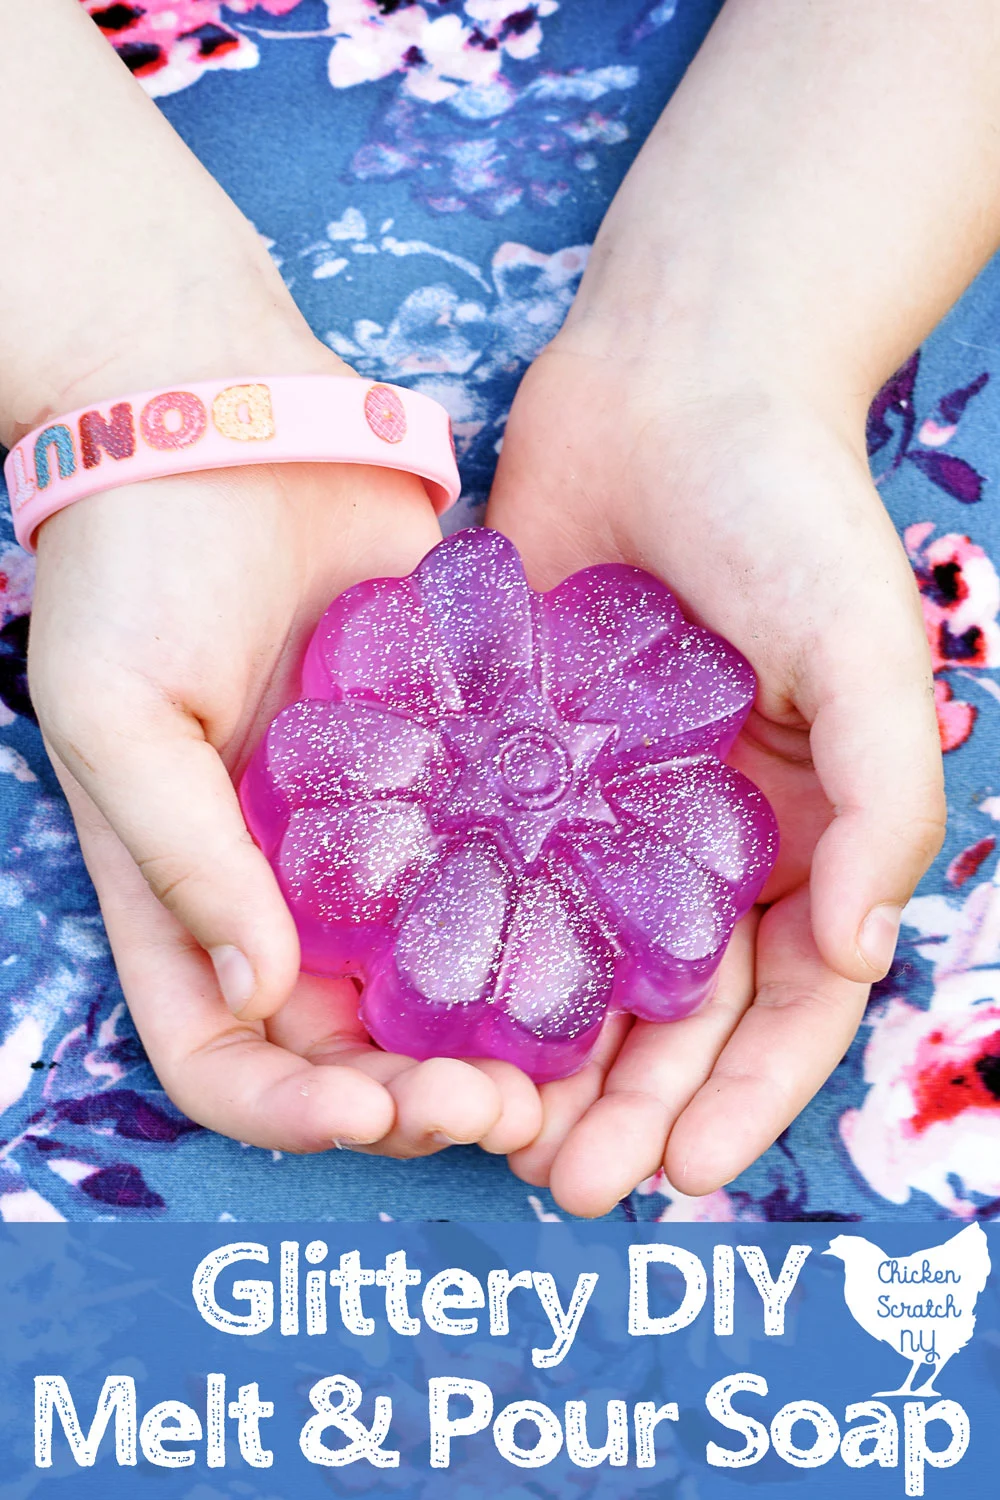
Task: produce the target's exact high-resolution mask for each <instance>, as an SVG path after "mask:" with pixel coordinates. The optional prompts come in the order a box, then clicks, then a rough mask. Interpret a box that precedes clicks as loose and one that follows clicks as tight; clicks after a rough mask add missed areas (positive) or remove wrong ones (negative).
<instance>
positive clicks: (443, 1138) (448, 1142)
mask: <svg viewBox="0 0 1000 1500" xmlns="http://www.w3.org/2000/svg"><path fill="white" fill-rule="evenodd" d="M431 1140H432V1141H434V1142H435V1144H436V1145H438V1146H463V1145H466V1144H468V1143H467V1142H465V1141H456V1139H455V1137H454V1136H453V1135H445V1133H444V1131H443V1130H435V1131H434V1133H433V1134H432V1136H431Z"/></svg>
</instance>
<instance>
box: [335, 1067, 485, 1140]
mask: <svg viewBox="0 0 1000 1500" xmlns="http://www.w3.org/2000/svg"><path fill="white" fill-rule="evenodd" d="M351 1063H352V1066H353V1067H355V1068H356V1069H358V1071H359V1072H364V1073H365V1074H370V1075H371V1076H373V1077H377V1078H379V1079H381V1080H383V1081H384V1083H385V1086H386V1089H387V1091H388V1092H389V1094H390V1095H391V1097H392V1100H393V1103H394V1104H395V1111H396V1112H395V1123H394V1125H393V1128H392V1129H391V1130H390V1131H389V1132H388V1133H387V1134H386V1135H385V1136H383V1137H382V1138H381V1139H380V1140H379V1141H378V1144H377V1145H376V1146H373V1147H370V1148H369V1147H366V1146H364V1145H361V1146H358V1147H357V1148H356V1149H358V1150H368V1149H370V1150H371V1151H372V1152H373V1154H376V1155H378V1156H395V1157H400V1158H402V1159H404V1160H409V1159H410V1158H413V1157H417V1156H431V1155H433V1154H434V1153H435V1152H436V1151H442V1150H444V1148H445V1147H446V1146H471V1145H475V1144H476V1143H478V1142H479V1141H481V1140H482V1139H483V1138H484V1137H485V1136H487V1135H489V1133H490V1132H491V1131H492V1130H493V1129H495V1127H496V1126H497V1124H498V1122H499V1120H500V1117H501V1114H502V1111H503V1096H502V1094H501V1091H500V1089H499V1088H498V1087H497V1086H496V1084H495V1083H494V1082H493V1080H492V1079H491V1078H489V1077H487V1075H486V1074H485V1073H484V1072H482V1071H481V1070H480V1069H479V1068H476V1067H473V1066H471V1065H470V1064H469V1063H466V1062H462V1061H461V1060H460V1059H458V1058H455V1057H432V1058H429V1059H428V1060H427V1061H426V1062H415V1061H414V1059H413V1058H403V1057H400V1056H398V1055H397V1054H393V1053H386V1052H379V1051H377V1050H376V1049H375V1048H370V1049H368V1050H367V1052H358V1053H355V1054H353V1055H352V1056H351Z"/></svg>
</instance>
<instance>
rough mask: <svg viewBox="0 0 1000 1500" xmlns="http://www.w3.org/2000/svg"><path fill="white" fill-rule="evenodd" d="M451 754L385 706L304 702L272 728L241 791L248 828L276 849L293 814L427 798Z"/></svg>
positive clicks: (266, 848) (288, 710)
mask: <svg viewBox="0 0 1000 1500" xmlns="http://www.w3.org/2000/svg"><path fill="white" fill-rule="evenodd" d="M444 766H445V750H444V747H443V745H442V743H441V740H440V738H439V737H438V735H437V734H435V733H434V732H433V731H432V730H430V729H425V728H424V727H423V726H422V725H420V724H416V723H414V722H413V720H412V719H404V718H402V717H401V716H400V715H399V714H394V713H390V712H389V710H388V709H385V708H382V707H381V706H380V705H378V704H374V703H363V702H361V701H359V700H353V701H351V702H347V703H322V702H317V701H315V700H309V699H305V700H302V701H300V702H298V703H293V704H292V705H291V707H290V708H286V709H285V710H284V712H283V713H280V714H279V715H278V717H277V718H276V719H275V720H274V722H273V723H272V725H271V726H270V728H269V729H268V732H267V735H266V737H265V740H264V743H263V745H262V746H261V748H260V749H259V750H258V751H257V753H256V754H255V755H254V758H253V760H252V761H251V763H250V766H249V768H248V770H247V774H246V775H245V776H244V778H243V783H242V785H241V787H240V800H241V802H242V804H243V812H244V816H245V817H246V820H247V825H248V827H249V828H250V831H251V832H252V833H253V835H254V837H255V838H256V839H257V841H258V842H259V843H260V845H261V847H262V848H263V849H264V852H265V853H267V854H270V853H271V852H273V850H274V848H275V846H276V844H277V842H278V840H279V838H280V837H281V833H282V831H283V827H284V823H285V821H286V820H287V818H288V815H289V813H290V812H293V811H294V810H295V809H297V808H300V807H308V806H311V807H316V808H325V807H327V806H329V804H330V803H331V802H336V801H343V800H345V799H348V798H367V797H377V796H380V795H385V794H386V793H405V794H406V795H407V798H408V799H419V798H423V797H426V796H427V794H428V792H429V791H430V788H431V785H432V783H433V781H434V777H435V773H436V772H439V771H443V770H444Z"/></svg>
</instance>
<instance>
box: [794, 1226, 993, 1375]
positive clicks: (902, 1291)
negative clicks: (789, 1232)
mask: <svg viewBox="0 0 1000 1500" xmlns="http://www.w3.org/2000/svg"><path fill="white" fill-rule="evenodd" d="M823 1254H824V1255H835V1256H836V1257H837V1259H838V1260H842V1261H843V1262H844V1301H845V1302H846V1303H847V1307H848V1310H849V1312H850V1314H851V1317H852V1318H853V1319H854V1321H855V1323H858V1324H860V1326H861V1327H862V1328H863V1329H864V1330H865V1332H866V1333H870V1334H871V1336H872V1338H873V1339H879V1340H881V1342H882V1343H884V1344H888V1345H889V1346H890V1347H891V1348H893V1349H895V1350H896V1352H897V1354H901V1355H902V1356H903V1358H904V1359H908V1360H909V1361H910V1372H909V1374H908V1375H907V1377H906V1380H905V1381H904V1382H903V1384H902V1385H901V1386H900V1387H899V1389H898V1390H895V1391H874V1392H873V1393H872V1394H873V1395H876V1396H936V1395H938V1394H939V1393H938V1392H937V1391H936V1390H935V1388H934V1382H935V1380H936V1379H937V1378H938V1376H939V1375H940V1374H941V1371H942V1370H943V1369H944V1367H945V1365H946V1364H947V1363H948V1361H949V1360H950V1359H951V1358H952V1357H953V1356H954V1355H956V1354H957V1353H958V1351H959V1350H960V1349H964V1348H965V1346H966V1344H967V1343H968V1342H969V1340H970V1339H971V1337H972V1331H973V1329H974V1328H975V1326H976V1314H975V1307H976V1299H977V1297H978V1296H979V1293H980V1292H981V1291H982V1290H983V1287H984V1286H985V1285H986V1278H987V1276H988V1275H989V1273H990V1256H989V1251H988V1250H987V1248H986V1235H985V1234H984V1233H983V1231H982V1229H981V1228H980V1226H979V1225H978V1224H971V1225H970V1226H969V1228H968V1229H963V1230H961V1231H960V1232H959V1233H958V1234H956V1235H954V1236H953V1238H952V1239H950V1240H946V1241H945V1243H944V1244H943V1245H933V1246H932V1247H931V1248H930V1249H929V1250H918V1251H917V1252H916V1253H915V1254H914V1255H904V1256H889V1255H886V1254H885V1252H884V1250H880V1249H879V1247H878V1245H873V1244H872V1242H871V1240H866V1239H864V1238H862V1236H861V1235H858V1234H838V1235H836V1236H835V1238H834V1239H832V1240H831V1241H830V1247H829V1249H828V1250H824V1251H823ZM920 1372H923V1374H924V1379H923V1382H922V1384H920V1385H918V1386H917V1387H916V1388H914V1385H913V1382H914V1380H915V1379H916V1377H917V1375H918V1374H919V1373H920Z"/></svg>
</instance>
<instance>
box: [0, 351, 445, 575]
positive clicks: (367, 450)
mask: <svg viewBox="0 0 1000 1500" xmlns="http://www.w3.org/2000/svg"><path fill="white" fill-rule="evenodd" d="M295 462H299V463H308V462H312V463H345V464H377V465H378V466H379V467H380V468H384V469H403V470H405V471H406V472H407V473H410V474H417V475H419V477H420V478H421V479H422V480H423V481H424V484H425V485H426V487H427V493H428V495H429V496H430V498H431V500H432V502H433V504H434V507H435V509H436V510H438V511H439V512H440V511H442V510H445V509H446V508H447V506H449V505H451V504H452V502H453V501H455V500H457V499H458V494H459V488H460V481H459V477H458V468H457V466H456V463H455V448H454V444H453V442H452V438H451V423H450V421H449V418H448V413H447V412H446V411H445V409H444V407H443V406H440V405H439V404H438V403H437V402H436V401H432V400H431V399H430V397H429V396H421V395H419V394H418V393H417V392H416V391H408V390H405V389H404V388H403V387H401V386H396V385H381V384H374V385H373V384H372V383H371V381H368V380H361V379H358V378H356V377H355V376H352V375H279V376H262V377H257V376H254V377H250V378H246V379H242V380H238V381H233V380H202V381H196V382H194V383H193V384H191V385H187V386H184V387H183V388H180V387H178V388H177V389H175V390H167V391H163V390H156V391H142V392H140V393H139V394H138V395H132V396H121V397H119V398H118V399H117V400H113V401H102V402H101V403H100V404H99V405H95V406H88V407H81V408H80V410H78V411H73V412H70V413H69V414H68V415H67V416H64V417H56V418H54V419H53V420H52V421H51V422H46V423H45V425H44V426H43V427H36V428H35V430H34V432H29V433H28V435H27V437H23V438H22V439H21V441H20V442H19V443H15V445H14V447H13V448H12V449H11V450H10V453H9V454H8V455H7V461H6V463H5V464H4V476H5V478H6V480H7V487H8V489H9V491H10V504H11V511H12V513H13V516H14V532H15V535H16V536H17V539H18V541H19V542H20V543H21V546H22V547H26V548H27V549H28V551H29V552H30V551H34V539H35V533H36V532H37V530H38V528H39V526H40V525H41V524H42V522H43V521H45V520H47V519H48V517H49V516H51V515H54V514H55V512H56V511H57V510H62V508H63V506H65V505H71V504H72V503H73V502H74V501H75V500H83V499H85V498H86V497H87V496H88V495H94V494H98V493H99V492H100V491H102V490H110V489H114V488H116V487H117V486H119V485H123V484H135V483H136V482H137V481H139V480H143V479H154V478H156V477H157V476H158V475H163V474H185V473H188V472H190V471H192V470H196V469H222V468H229V467H231V466H232V465H233V464H259V463H295Z"/></svg>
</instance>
